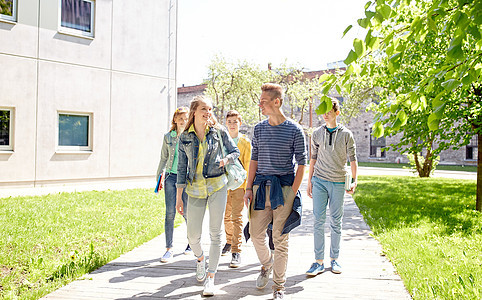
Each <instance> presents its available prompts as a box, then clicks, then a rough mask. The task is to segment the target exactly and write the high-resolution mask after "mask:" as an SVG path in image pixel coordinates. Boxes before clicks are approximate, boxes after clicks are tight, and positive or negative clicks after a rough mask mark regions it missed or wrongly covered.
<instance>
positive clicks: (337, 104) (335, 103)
mask: <svg viewBox="0 0 482 300" xmlns="http://www.w3.org/2000/svg"><path fill="white" fill-rule="evenodd" d="M330 98H331V104H333V111H334V112H337V111H340V102H339V101H338V99H336V98H333V97H330Z"/></svg>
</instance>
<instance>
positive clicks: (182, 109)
mask: <svg viewBox="0 0 482 300" xmlns="http://www.w3.org/2000/svg"><path fill="white" fill-rule="evenodd" d="M188 113H189V108H187V107H185V106H180V107H178V108H177V109H176V110H175V111H174V114H173V115H172V120H171V130H170V131H173V130H176V131H177V124H176V122H175V119H176V118H177V117H178V116H179V115H180V114H188Z"/></svg>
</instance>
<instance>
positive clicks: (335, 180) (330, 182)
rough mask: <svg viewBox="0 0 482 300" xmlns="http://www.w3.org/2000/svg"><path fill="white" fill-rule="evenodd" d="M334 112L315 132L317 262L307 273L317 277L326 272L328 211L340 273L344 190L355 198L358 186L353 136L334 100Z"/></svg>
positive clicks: (311, 183)
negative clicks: (339, 117)
mask: <svg viewBox="0 0 482 300" xmlns="http://www.w3.org/2000/svg"><path fill="white" fill-rule="evenodd" d="M332 104H333V108H332V109H331V110H330V111H329V112H327V113H326V114H324V115H323V119H324V120H325V123H326V124H325V125H323V126H321V127H320V128H318V129H316V130H315V131H314V132H313V136H312V139H311V151H312V152H311V158H310V169H309V175H308V190H307V194H308V196H309V197H312V198H313V215H314V216H315V224H314V228H313V229H314V241H315V260H316V261H315V262H314V263H313V264H312V265H311V267H310V269H309V270H308V271H306V274H307V275H311V276H315V275H318V274H320V273H322V272H324V271H325V265H324V263H323V260H324V255H325V252H324V251H325V230H324V228H325V220H326V207H327V206H329V207H330V228H331V234H330V236H331V245H330V258H331V260H330V266H331V271H332V272H333V273H337V274H338V273H341V272H342V268H341V266H340V264H339V263H338V261H337V259H338V256H339V253H340V239H341V221H342V218H343V199H344V195H345V186H347V188H348V189H347V193H349V194H353V193H354V192H355V188H356V185H357V171H358V163H357V158H356V146H355V140H354V139H353V134H352V133H351V131H350V130H348V128H346V127H344V126H342V125H340V124H338V123H337V120H336V118H337V116H338V115H339V114H340V105H339V103H338V100H336V99H332ZM347 159H348V160H349V161H350V167H351V175H352V177H353V183H352V182H351V177H350V176H348V177H347V179H348V180H349V182H347V184H346V185H345V178H346V174H347V171H346V168H345V166H346V161H347Z"/></svg>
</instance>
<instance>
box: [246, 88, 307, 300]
mask: <svg viewBox="0 0 482 300" xmlns="http://www.w3.org/2000/svg"><path fill="white" fill-rule="evenodd" d="M261 90H262V93H261V97H260V102H259V107H260V108H261V113H262V114H263V115H265V116H267V117H268V119H267V120H265V121H261V122H260V123H258V124H257V125H256V126H255V128H254V136H253V141H252V147H253V148H252V155H251V162H250V164H249V174H248V179H247V184H246V194H245V195H244V199H245V202H246V205H247V206H248V207H249V209H250V228H249V233H250V235H251V238H252V241H253V245H254V247H255V249H256V253H257V255H258V259H259V261H260V263H261V264H262V267H261V272H260V274H259V276H258V279H257V280H256V287H257V288H259V289H262V288H264V287H265V286H266V285H267V284H268V281H269V275H270V273H271V271H273V298H274V299H283V297H284V289H285V282H286V265H287V262H288V238H289V231H290V230H291V229H293V228H295V227H296V226H298V225H299V224H300V223H301V197H300V193H299V191H298V189H299V187H300V185H301V181H302V180H303V173H304V168H305V164H306V158H307V157H306V155H307V154H306V144H305V135H304V133H303V129H302V128H301V126H300V125H299V124H297V123H295V122H294V121H293V120H290V119H287V118H286V117H285V115H284V114H283V112H282V111H281V106H282V104H283V94H284V92H283V88H282V87H281V86H280V85H277V84H272V83H266V84H264V85H263V86H262V87H261ZM293 157H294V159H295V160H296V163H297V165H298V168H297V169H296V175H295V164H294V162H293ZM269 223H272V224H273V242H274V247H275V251H274V257H273V256H272V254H271V251H270V249H269V247H268V245H267V241H266V229H267V228H268V224H269Z"/></svg>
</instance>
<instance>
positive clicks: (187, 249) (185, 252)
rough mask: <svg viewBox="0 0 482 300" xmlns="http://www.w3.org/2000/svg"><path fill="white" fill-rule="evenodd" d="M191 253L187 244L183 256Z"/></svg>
mask: <svg viewBox="0 0 482 300" xmlns="http://www.w3.org/2000/svg"><path fill="white" fill-rule="evenodd" d="M191 253H192V249H191V246H189V244H187V247H186V250H184V254H185V255H189V254H191Z"/></svg>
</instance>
